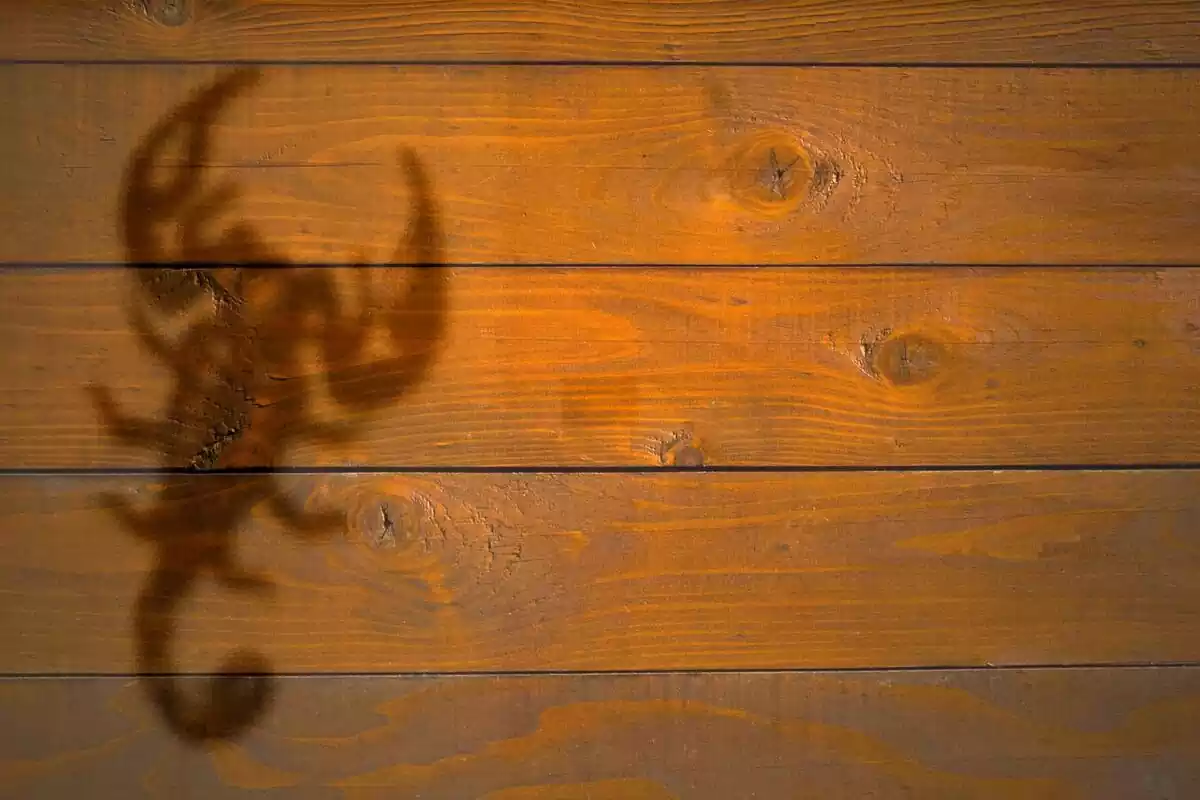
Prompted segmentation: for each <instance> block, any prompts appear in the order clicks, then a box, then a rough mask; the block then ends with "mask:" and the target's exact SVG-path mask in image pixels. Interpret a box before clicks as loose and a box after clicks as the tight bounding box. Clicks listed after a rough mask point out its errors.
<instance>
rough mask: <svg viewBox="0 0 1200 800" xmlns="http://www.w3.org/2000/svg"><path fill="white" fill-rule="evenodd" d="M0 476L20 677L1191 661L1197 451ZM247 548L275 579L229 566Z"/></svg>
mask: <svg viewBox="0 0 1200 800" xmlns="http://www.w3.org/2000/svg"><path fill="white" fill-rule="evenodd" d="M0 490H2V492H3V498H2V499H3V503H2V504H0V509H2V510H0V514H2V516H0V530H3V531H4V536H3V537H2V538H0V591H2V592H3V594H4V595H5V596H6V599H5V601H4V602H3V603H2V604H0V639H2V640H3V641H4V642H5V643H6V646H5V648H4V651H3V653H0V672H4V673H8V674H12V673H32V672H39V673H47V674H63V673H76V674H77V673H86V674H92V673H104V674H124V673H128V672H130V671H143V672H144V671H150V672H155V673H164V672H191V671H211V670H215V669H216V668H217V664H218V663H220V662H222V660H223V659H224V657H225V656H226V654H228V653H230V652H232V651H234V650H235V649H236V648H239V647H248V648H251V649H257V650H259V651H261V653H260V657H256V658H260V659H262V660H264V661H263V662H262V663H264V664H269V665H270V667H271V668H272V669H274V670H277V671H279V672H283V673H299V672H327V671H339V672H344V671H353V672H357V671H370V672H377V671H405V672H407V671H479V670H501V669H502V670H578V669H587V670H639V669H657V670H664V669H718V668H732V669H758V668H799V667H868V666H929V665H937V666H942V665H983V664H998V665H1014V664H1015V665H1029V664H1045V663H1050V664H1058V663H1067V664H1073V663H1109V662H1113V663H1119V662H1143V663H1144V662H1159V663H1161V662H1183V661H1196V660H1200V635H1198V634H1200V540H1198V539H1197V525H1196V520H1197V518H1198V514H1200V506H1198V502H1200V501H1197V499H1196V498H1198V497H1200V473H1196V472H1191V471H1182V472H1172V471H1163V472H1154V473H1147V472H1137V471H1134V472H1096V473H1087V472H1083V473H1077V472H1066V471H1056V472H1036V471H1033V472H1013V473H993V472H965V473H862V474H846V473H840V474H821V473H818V474H778V473H759V474H749V475H746V474H742V475H721V474H712V473H709V474H688V473H670V474H659V475H610V474H605V475H594V474H593V475H588V474H574V475H553V474H531V475H486V474H484V475H480V474H465V475H464V474H457V475H456V474H442V475H430V474H406V475H340V476H303V475H278V476H216V475H201V476H176V477H168V478H162V479H151V478H142V477H132V476H125V477H106V478H104V477H68V476H61V477H49V476H41V477H31V478H18V477H6V478H5V479H4V480H3V481H2V482H0ZM317 523H319V525H318V524H317ZM222 557H225V558H226V559H227V560H226V561H223V562H221V561H219V559H220V558H222ZM210 569H211V572H210V571H209V570H210ZM243 573H244V574H261V575H262V576H263V578H264V579H265V580H267V581H268V583H269V585H271V586H273V588H272V589H271V591H270V593H255V592H251V591H238V589H243V590H244V589H247V588H248V587H247V585H245V584H244V583H240V582H236V581H234V580H230V579H231V578H235V577H236V576H238V575H240V574H243ZM192 576H195V579H194V581H193V582H192V583H191V584H188V585H184V584H185V583H186V581H187V580H189V579H191V577H192ZM211 578H216V579H217V580H220V581H222V582H225V583H229V584H230V585H229V586H226V585H218V584H217V583H215V582H214V581H213V580H212V579H211ZM171 580H177V581H178V582H179V583H178V585H177V588H179V587H181V588H180V591H179V592H178V594H172V596H171V597H166V596H162V597H161V598H160V599H161V600H162V601H163V603H165V604H167V605H169V606H171V608H170V609H168V613H166V614H164V615H163V616H164V618H163V619H153V620H149V619H142V620H140V621H138V624H139V625H144V626H145V629H147V630H149V629H150V628H154V627H155V626H157V628H156V630H157V631H158V633H156V634H155V635H160V634H161V635H162V636H164V637H165V640H166V641H168V642H169V644H170V648H171V650H170V652H171V653H172V654H173V657H172V658H171V659H167V661H168V662H169V663H166V664H165V665H164V664H162V663H159V664H158V665H157V668H156V666H155V665H154V664H149V665H147V664H145V663H142V664H141V666H142V669H140V670H139V669H138V666H139V662H138V660H137V659H135V651H136V650H137V648H136V642H135V641H134V639H135V637H134V622H135V620H133V619H131V618H132V617H133V615H134V612H135V602H137V598H138V596H139V594H141V593H143V592H145V591H152V592H153V591H161V592H168V591H170V592H175V589H169V590H168V589H161V590H157V589H147V587H154V586H157V585H163V586H165V585H166V584H167V583H169V582H170V581H171ZM264 591H265V590H264ZM152 610H153V609H152ZM139 613H140V612H139ZM155 613H157V612H155ZM151 623H152V624H151ZM164 631H165V633H164ZM143 655H144V654H143Z"/></svg>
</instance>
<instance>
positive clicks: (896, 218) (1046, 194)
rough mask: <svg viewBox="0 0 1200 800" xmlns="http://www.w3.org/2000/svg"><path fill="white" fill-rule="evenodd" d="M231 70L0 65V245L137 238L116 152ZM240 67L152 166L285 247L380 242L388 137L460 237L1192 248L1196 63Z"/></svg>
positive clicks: (859, 249)
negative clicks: (239, 74) (223, 204)
mask: <svg viewBox="0 0 1200 800" xmlns="http://www.w3.org/2000/svg"><path fill="white" fill-rule="evenodd" d="M226 74H227V71H225V70H220V69H217V68H215V67H209V66H164V67H157V68H149V67H145V66H140V67H132V66H96V65H74V66H51V65H41V66H39V65H9V66H7V67H4V68H3V69H0V94H2V95H3V96H5V97H7V98H10V100H9V102H7V103H6V104H5V106H4V110H3V112H0V113H3V121H4V125H3V126H0V147H2V148H3V149H4V152H5V153H6V154H7V155H8V165H9V170H8V172H7V174H6V178H7V181H8V185H7V190H6V191H5V192H4V193H3V194H2V195H0V213H2V214H3V217H4V218H5V220H6V221H7V231H6V236H5V237H3V240H2V241H0V261H4V262H8V263H17V262H43V263H44V262H55V263H57V262H72V263H76V262H95V261H102V262H110V261H123V260H125V259H126V258H127V257H128V253H127V252H126V250H125V248H124V245H123V243H122V241H121V238H120V233H119V232H120V226H119V224H118V214H117V208H118V206H119V205H120V202H121V193H122V191H123V187H122V180H123V176H124V168H125V162H126V160H127V159H128V158H129V157H130V154H131V153H133V152H134V151H135V148H136V147H137V146H138V144H139V140H140V139H141V137H143V136H145V135H147V133H148V132H149V131H150V130H151V129H152V126H154V125H155V124H156V123H157V122H159V121H160V120H161V119H163V118H164V117H166V116H167V115H170V114H172V113H176V112H178V110H179V108H180V104H181V103H183V102H184V101H185V100H186V99H187V98H188V97H189V96H190V95H191V93H192V92H194V91H195V90H197V89H199V88H201V87H204V86H207V85H209V84H210V83H211V82H212V81H213V80H214V79H216V78H217V77H218V76H221V75H226ZM254 79H255V76H254V75H253V74H251V75H248V76H247V77H246V78H245V80H244V81H243V83H244V85H243V86H242V87H241V89H240V92H241V93H240V94H239V96H238V97H236V98H227V99H228V103H227V108H225V109H224V111H223V113H220V114H218V113H216V112H213V113H212V115H211V116H212V117H213V119H214V121H213V122H212V124H211V130H210V135H211V139H212V148H211V153H207V154H205V158H204V160H203V163H191V162H189V161H188V159H187V158H185V157H183V156H182V155H175V154H171V153H169V152H168V153H165V154H163V156H162V158H161V159H160V160H159V161H158V162H156V163H155V166H157V167H158V168H159V169H160V170H161V171H162V172H163V173H164V174H166V175H175V176H179V175H186V176H188V178H189V179H191V180H196V181H198V182H200V181H204V182H207V183H209V184H212V186H213V187H214V188H215V187H217V186H220V185H221V183H220V182H221V181H227V182H228V186H227V188H228V190H229V192H230V194H228V195H222V197H223V199H224V200H229V201H230V203H231V210H230V212H229V213H230V215H235V216H237V217H238V218H239V219H240V221H241V222H242V223H244V226H245V227H246V229H247V230H253V231H254V233H255V236H257V237H258V239H260V240H261V241H263V242H266V243H269V244H270V245H271V247H270V248H269V250H268V251H267V252H268V253H269V254H270V255H271V256H272V257H280V258H287V259H290V260H292V261H303V262H320V263H326V262H337V263H359V262H361V261H362V260H363V259H364V258H366V259H367V260H375V261H379V260H387V259H388V258H389V254H391V253H392V250H393V243H394V241H395V239H396V237H397V235H398V233H399V232H400V231H402V230H403V229H404V226H405V224H406V223H407V221H408V215H409V208H408V203H407V198H408V195H407V194H406V189H405V187H404V181H403V179H402V177H401V173H400V171H399V170H398V169H397V168H396V167H395V166H394V164H395V163H396V160H397V150H400V149H410V150H411V152H412V153H413V154H414V155H415V157H416V158H417V159H419V160H420V162H421V163H422V164H423V165H424V166H423V168H424V170H425V171H426V172H427V174H428V181H429V187H430V191H431V193H432V198H433V202H434V204H435V206H436V209H437V211H438V213H439V216H440V226H441V230H442V232H443V241H442V242H441V244H442V245H443V247H442V257H443V258H444V260H445V261H446V262H447V263H452V264H466V263H547V262H550V263H563V264H581V263H587V264H610V263H627V264H628V263H639V264H641V263H653V264H714V263H719V264H783V263H787V264H794V263H808V264H814V263H825V264H854V263H881V264H887V263H910V262H920V263H974V264H1013V263H1049V264H1067V263H1069V264H1089V263H1091V264H1114V263H1134V264H1167V263H1188V262H1194V261H1195V258H1196V252H1197V251H1198V249H1200V227H1198V226H1196V225H1195V224H1194V220H1195V218H1196V214H1197V198H1198V197H1200V148H1197V147H1196V124H1197V120H1200V106H1198V103H1200V83H1198V82H1197V81H1195V80H1194V79H1193V73H1192V72H1190V71H1187V70H1136V69H1134V70H1046V69H891V68H878V69H850V68H830V69H791V68H781V69H765V68H757V69H756V68H744V67H743V68H699V67H680V68H678V69H654V68H645V67H643V68H636V67H627V68H617V67H613V68H580V67H546V66H540V67H528V66H526V67H489V68H483V67H458V68H451V67H382V66H380V67H339V66H326V67H321V68H320V69H311V68H286V67H277V68H267V69H265V70H264V71H263V72H262V73H261V74H259V75H258V76H257V85H256V86H254V87H253V88H250V86H249V84H250V83H251V82H252V81H253V80H254ZM239 80H242V79H240V78H235V81H239ZM234 194H237V202H236V203H233V202H232V198H233V195H234ZM180 213H182V211H181V212H180ZM252 257H253V256H252Z"/></svg>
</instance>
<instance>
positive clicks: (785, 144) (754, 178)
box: [729, 131, 828, 216]
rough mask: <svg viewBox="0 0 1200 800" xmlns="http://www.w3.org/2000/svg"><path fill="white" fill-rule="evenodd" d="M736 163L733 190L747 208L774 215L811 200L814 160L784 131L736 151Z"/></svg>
mask: <svg viewBox="0 0 1200 800" xmlns="http://www.w3.org/2000/svg"><path fill="white" fill-rule="evenodd" d="M732 161H733V163H732V165H731V170H730V187H729V189H730V193H731V194H732V196H733V197H734V198H735V199H736V200H737V202H738V203H739V204H740V205H742V206H743V207H745V208H747V209H749V210H751V211H753V212H755V213H757V214H761V215H767V216H774V215H778V214H784V213H789V212H791V211H794V210H795V209H797V208H799V207H800V206H802V205H804V204H805V203H806V202H807V201H808V198H809V196H810V194H811V192H812V186H813V182H814V170H813V159H812V157H811V156H810V154H809V153H808V152H807V151H806V150H805V149H804V148H803V147H801V146H800V144H799V143H798V142H796V141H795V140H794V139H793V138H792V137H791V136H789V135H787V134H785V133H783V132H781V131H767V132H764V133H761V134H758V135H757V136H755V137H754V138H752V139H750V140H749V141H747V142H745V143H743V144H742V145H741V146H740V147H739V148H738V149H737V150H736V151H735V152H734V154H733V158H732ZM826 182H828V181H826Z"/></svg>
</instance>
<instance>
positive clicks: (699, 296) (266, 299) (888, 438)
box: [0, 267, 1200, 468]
mask: <svg viewBox="0 0 1200 800" xmlns="http://www.w3.org/2000/svg"><path fill="white" fill-rule="evenodd" d="M434 273H436V275H437V277H435V278H431V277H429V276H430V275H432V274H434ZM146 274H147V273H146V272H145V271H134V270H125V269H117V268H97V269H60V270H45V269H11V270H8V271H5V272H3V273H0V305H2V306H3V307H4V308H5V309H6V311H5V313H4V314H3V315H2V316H0V338H2V339H3V341H4V342H6V343H7V346H6V347H5V348H4V349H3V351H0V366H2V371H3V374H4V375H5V376H6V378H7V380H6V381H5V383H4V385H3V386H2V387H0V408H2V410H0V461H2V462H3V464H4V465H5V466H9V467H31V468H55V467H73V468H78V467H87V468H105V467H143V468H154V467H159V466H166V467H187V466H195V465H203V466H206V467H271V466H304V467H326V466H367V467H369V466H372V465H385V466H386V465H400V466H409V467H414V466H415V467H430V466H443V467H444V466H481V465H483V466H510V467H511V466H524V467H529V466H547V465H549V466H555V465H560V466H561V465H567V466H576V467H587V466H639V467H657V466H692V467H695V466H735V465H736V466H748V465H790V466H796V465H832V466H872V465H873V466H904V465H930V464H951V465H953V464H957V465H985V464H1026V465H1037V464H1063V463H1067V464H1071V463H1078V464H1085V463H1090V464H1097V463H1100V464H1102V463H1124V464H1137V463H1142V464H1154V463H1178V462H1187V461H1194V460H1197V458H1198V457H1200V434H1198V433H1197V425H1196V422H1197V418H1198V414H1200V392H1197V387H1196V381H1197V378H1196V376H1197V375H1198V374H1200V372H1198V367H1200V363H1198V358H1200V356H1198V354H1200V334H1198V333H1197V328H1198V326H1200V312H1198V311H1197V308H1196V304H1195V302H1194V298H1195V296H1196V295H1197V293H1198V292H1200V272H1197V271H1196V270H1193V269H1175V270H1150V269H1142V268H1121V269H1115V268H1114V269H1094V268H1089V269H1063V268H1048V269H1017V268H996V269H983V270H981V269H974V268H965V267H964V268H934V269H917V268H871V269H867V268H863V269H854V270H838V271H834V270H822V269H787V268H777V269H733V268H731V269H686V268H668V269H661V270H644V269H615V268H604V269H549V268H503V269H501V268H489V269H476V268H446V269H438V270H429V269H421V270H418V269H400V268H395V269H374V268H373V269H354V268H340V269H335V270H328V269H325V270H313V269H289V270H279V269H271V270H266V269H245V270H241V271H240V272H239V271H232V272H229V273H221V272H219V271H218V272H216V273H212V274H213V275H216V276H217V277H216V278H214V280H218V279H219V280H224V281H225V282H226V283H227V284H228V285H229V286H230V287H234V286H243V285H244V286H246V287H259V288H257V289H255V288H244V289H243V290H242V291H243V293H244V294H246V295H247V298H248V299H246V300H245V302H244V303H243V304H242V305H241V306H240V308H241V311H240V312H239V314H240V316H241V318H242V319H244V321H245V324H246V326H247V328H248V330H247V331H246V332H245V333H244V334H240V335H239V336H240V337H241V338H239V339H238V340H237V341H238V342H240V343H241V344H240V345H239V347H242V348H243V349H245V351H246V352H247V353H248V354H249V355H248V356H247V358H248V359H249V361H251V362H253V364H252V366H249V367H247V368H246V369H245V370H244V371H243V372H242V373H239V374H238V375H234V376H231V377H229V378H228V379H227V380H226V381H224V382H222V381H216V380H210V381H203V380H200V379H198V378H197V377H196V374H197V373H203V371H204V367H203V365H202V364H195V365H192V366H191V367H189V366H188V365H187V364H184V365H182V367H180V366H179V365H172V364H170V363H167V362H164V360H163V357H162V356H161V355H160V354H156V353H155V352H154V351H153V350H152V349H150V347H149V346H148V340H147V338H146V335H145V334H144V333H139V332H137V331H136V330H131V328H130V322H129V320H130V319H131V318H132V317H135V316H136V315H138V314H142V315H145V316H146V317H147V318H148V320H149V322H148V324H149V326H150V328H151V329H152V330H153V331H155V332H156V333H161V334H162V335H166V336H168V337H174V338H172V339H171V340H172V341H174V342H184V341H186V338H185V337H186V336H187V335H188V331H189V330H191V331H203V330H205V329H204V328H203V325H202V323H203V322H204V321H205V320H209V319H210V318H211V312H210V311H209V310H208V309H209V307H210V306H211V304H212V302H213V301H214V297H215V295H213V292H214V291H216V292H218V294H219V292H221V291H224V290H223V289H219V288H210V289H206V290H203V291H201V292H200V293H199V294H198V295H197V298H196V300H195V305H196V308H193V309H192V312H191V316H183V317H180V315H178V314H177V313H175V312H174V311H172V310H171V308H172V307H171V306H167V305H166V304H165V301H164V297H166V296H167V295H166V294H164V293H165V292H166V291H167V290H166V288H164V286H169V285H172V284H169V283H164V284H163V285H159V284H153V285H152V286H151V288H150V290H149V291H143V288H142V284H141V283H140V280H141V278H142V277H145V275H146ZM314 276H315V277H314ZM317 278H320V279H322V280H325V281H328V285H330V286H332V287H335V288H334V291H335V292H336V293H337V294H338V297H340V298H341V301H342V303H343V304H344V306H345V310H344V311H343V312H341V313H342V317H343V318H344V319H346V320H349V322H350V324H351V327H355V326H357V325H358V324H359V323H358V322H357V320H358V319H359V318H360V314H359V311H358V309H359V308H360V307H361V308H364V309H366V310H367V311H368V313H369V315H370V319H371V320H372V323H371V324H372V325H373V326H374V327H377V328H381V329H399V328H404V329H411V335H412V340H411V341H408V342H407V343H405V344H404V346H403V348H402V349H401V351H400V352H401V354H405V353H408V354H415V353H425V354H428V355H429V363H428V364H427V365H426V366H425V367H424V370H423V372H422V373H421V374H420V375H419V376H417V377H416V378H414V379H412V380H410V381H409V383H408V384H406V383H405V381H406V380H409V379H408V378H407V377H406V370H408V364H409V362H408V361H405V360H404V359H403V358H396V357H394V356H393V355H390V354H391V352H392V351H391V350H390V349H389V348H388V347H384V348H383V349H380V348H379V347H378V346H372V343H371V342H369V341H368V342H364V343H363V344H362V346H356V347H347V348H340V349H331V348H328V347H325V346H324V345H322V343H321V339H320V337H319V336H315V335H314V336H312V337H309V336H307V335H306V334H305V330H306V328H305V322H304V320H305V316H304V312H303V309H302V308H301V307H298V306H293V305H289V303H290V301H288V303H280V302H277V301H276V300H274V299H272V298H274V297H277V296H284V297H292V296H294V295H293V293H292V291H291V289H290V288H289V287H295V286H301V285H305V281H309V282H312V281H314V280H316V279H317ZM423 282H425V283H429V284H430V285H432V286H435V287H437V288H436V289H430V290H429V291H427V293H426V295H425V296H423V297H419V298H418V299H419V302H417V303H415V304H414V303H405V304H400V305H397V303H398V302H399V300H401V299H403V298H405V297H406V296H408V294H409V293H410V291H411V290H412V288H413V287H414V286H421V285H424V283H423ZM360 284H361V285H365V286H366V287H368V290H367V292H366V293H365V294H362V291H361V286H360ZM189 285H190V284H189ZM220 285H221V284H219V283H214V284H213V286H214V287H219V286H220ZM320 285H324V284H320ZM364 298H365V299H364ZM181 322H182V323H188V324H190V326H191V327H190V328H189V327H188V324H181ZM335 323H337V320H334V321H332V322H330V325H331V326H332V325H333V324H335ZM174 346H181V345H178V344H176V345H174ZM293 350H295V351H296V355H295V357H294V358H291V359H284V358H282V357H280V356H278V355H277V354H278V353H280V352H285V351H286V352H291V351H293ZM368 376H369V378H368ZM97 385H103V386H107V387H109V388H110V390H111V399H112V401H113V403H114V404H115V406H116V407H117V408H118V409H119V410H120V412H121V413H123V414H126V415H130V416H135V417H139V418H143V419H145V420H146V421H148V422H150V423H153V424H156V425H160V426H166V427H167V428H168V429H169V430H170V431H172V432H173V433H172V435H173V436H175V437H176V441H178V442H179V445H178V446H177V447H176V448H175V450H174V451H172V452H170V453H164V451H163V450H162V443H161V441H160V440H154V441H144V440H138V441H133V442H131V441H128V440H123V439H121V438H120V430H119V429H118V426H117V425H116V424H115V423H114V422H113V421H112V420H111V419H109V418H107V417H106V416H105V415H104V413H103V406H102V405H101V404H98V403H97V400H96V397H95V395H94V394H93V393H91V392H89V391H87V390H86V389H87V387H89V386H93V387H94V386H97ZM376 386H380V387H383V388H385V389H388V390H390V394H389V395H383V396H382V397H383V399H380V400H379V401H378V402H375V401H374V400H373V399H372V398H373V397H374V395H372V394H371V392H375V391H382V390H381V389H380V390H377V389H375V388H373V387H376ZM400 389H404V391H403V392H401V391H400ZM300 403H303V404H305V406H306V407H307V408H309V409H311V412H310V413H311V416H312V417H314V418H315V419H318V420H323V421H325V422H328V423H331V424H332V423H337V422H339V421H340V422H345V421H346V420H347V419H348V418H349V416H352V417H353V421H354V425H353V429H352V430H348V431H347V432H346V435H344V436H342V437H340V438H338V439H337V440H335V441H328V440H323V439H321V438H319V437H316V436H310V435H307V434H306V433H305V432H304V431H299V430H297V429H296V428H297V425H296V424H295V420H294V412H293V409H294V408H296V407H297V404H300ZM198 404H202V405H198ZM181 409H182V410H181ZM189 414H190V415H191V416H188V415H189ZM268 440H269V441H268Z"/></svg>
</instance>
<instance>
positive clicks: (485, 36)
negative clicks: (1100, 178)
mask: <svg viewBox="0 0 1200 800" xmlns="http://www.w3.org/2000/svg"><path fill="white" fill-rule="evenodd" d="M1198 10H1200V7H1198V6H1197V4H1196V3H1195V2H1191V0H1187V1H1186V2H1179V1H1178V0H1142V2H1132V1H1131V0H1090V1H1089V2H1083V0H1059V2H1054V3H1044V2H1036V1H1035V0H973V1H972V2H957V3H944V2H934V1H933V0H847V1H846V2H840V3H829V2H823V1H822V0H709V2H699V1H697V0H691V2H688V1H686V0H684V1H683V2H679V1H678V0H677V1H676V2H646V0H559V2H553V3H550V2H542V1H540V0H524V1H521V0H515V1H514V0H504V1H503V2H502V1H501V0H456V2H454V3H452V4H447V3H445V2H439V1H438V0H384V2H367V0H338V1H337V2H328V0H327V1H326V2H322V3H299V2H283V3H281V2H265V0H139V2H125V1H124V0H38V2H36V3H33V2H27V3H18V2H13V3H7V4H5V7H4V12H3V16H4V19H5V23H4V25H3V26H2V27H0V31H2V33H0V57H2V58H9V59H46V60H57V59H61V60H71V59H96V60H112V61H136V60H140V59H162V60H167V61H188V60H203V61H220V60H248V59H249V60H285V61H302V62H311V61H341V62H345V61H380V60H384V61H387V60H402V61H447V60H460V61H554V60H585V61H651V62H667V63H671V62H688V61H720V62H757V63H763V62H770V63H788V62H808V63H829V62H846V61H853V62H860V63H871V64H886V63H897V62H903V63H913V62H924V63H962V62H980V61H986V62H1002V63H1029V62H1038V61H1041V62H1046V61H1052V62H1065V63H1115V62H1125V63H1160V62H1168V61H1190V62H1195V61H1200V45H1198V44H1197V42H1198V41H1200V26H1198V24H1197V19H1198V17H1197V11H1198Z"/></svg>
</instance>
